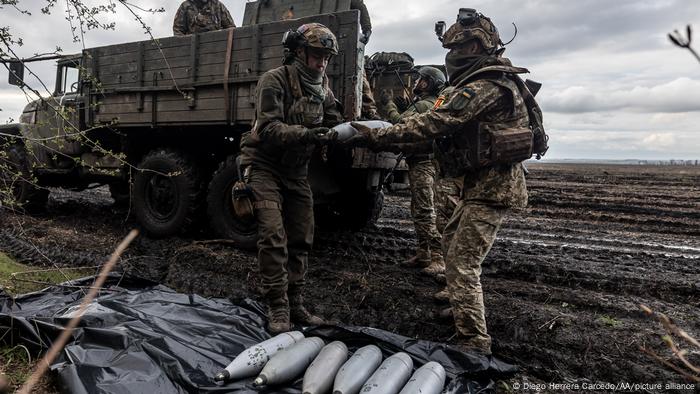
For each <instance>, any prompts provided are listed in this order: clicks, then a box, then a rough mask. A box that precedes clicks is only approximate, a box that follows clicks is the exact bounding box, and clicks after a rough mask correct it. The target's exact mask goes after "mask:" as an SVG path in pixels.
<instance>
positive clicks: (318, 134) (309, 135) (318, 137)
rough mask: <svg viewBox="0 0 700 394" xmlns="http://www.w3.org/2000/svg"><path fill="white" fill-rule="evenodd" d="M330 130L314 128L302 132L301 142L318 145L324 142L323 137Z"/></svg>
mask: <svg viewBox="0 0 700 394" xmlns="http://www.w3.org/2000/svg"><path fill="white" fill-rule="evenodd" d="M329 130H330V129H329V128H328V127H315V128H313V129H306V130H304V132H303V134H302V136H301V140H302V142H305V143H307V144H320V143H322V142H324V138H325V135H326V134H327V133H328V131H329Z"/></svg>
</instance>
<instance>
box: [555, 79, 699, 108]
mask: <svg viewBox="0 0 700 394" xmlns="http://www.w3.org/2000/svg"><path fill="white" fill-rule="evenodd" d="M541 101H542V107H543V109H544V110H546V111H552V112H562V113H584V112H597V111H617V110H621V109H625V110H630V111H636V112H660V113H666V112H700V80H694V79H690V78H685V77H683V78H677V79H675V80H673V81H671V82H668V83H664V84H661V85H657V86H652V87H644V86H635V87H632V88H628V89H610V88H609V87H605V86H603V87H600V88H599V89H593V88H591V87H584V86H571V87H568V88H565V89H564V90H562V91H560V92H556V93H553V94H550V95H545V96H543V97H542V100H541Z"/></svg>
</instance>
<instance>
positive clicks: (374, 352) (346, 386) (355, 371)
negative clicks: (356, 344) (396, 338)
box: [333, 345, 382, 394]
mask: <svg viewBox="0 0 700 394" xmlns="http://www.w3.org/2000/svg"><path fill="white" fill-rule="evenodd" d="M381 362H382V351H381V350H379V348H378V347H376V346H374V345H367V346H365V347H362V348H360V349H357V351H356V352H355V354H353V355H352V357H350V359H349V360H348V361H347V362H346V363H345V364H343V366H342V367H341V368H340V371H338V374H337V375H336V377H335V383H333V394H357V393H359V392H360V388H362V385H363V384H364V383H365V382H366V381H367V379H368V378H369V377H370V376H371V375H372V373H373V372H374V371H376V370H377V367H379V364H381Z"/></svg>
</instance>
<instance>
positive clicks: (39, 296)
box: [0, 275, 516, 394]
mask: <svg viewBox="0 0 700 394" xmlns="http://www.w3.org/2000/svg"><path fill="white" fill-rule="evenodd" d="M92 281H93V278H85V279H83V280H81V281H76V282H71V284H74V285H76V286H81V285H82V286H89V285H90V284H91V283H92ZM84 295H85V290H84V289H81V288H77V287H66V286H57V287H51V288H48V289H45V290H43V291H40V292H36V293H31V294H26V295H23V296H20V297H17V298H15V299H14V300H13V299H12V298H11V297H10V296H8V295H7V294H5V293H2V292H1V291H0V337H2V341H3V342H6V343H8V342H9V343H10V344H13V345H14V344H23V345H25V346H27V347H29V348H30V349H32V350H33V351H35V352H40V351H43V350H46V349H47V348H48V346H50V345H51V343H52V341H53V340H54V339H55V338H57V336H58V334H59V332H60V327H62V326H64V325H65V324H67V322H68V320H69V319H70V318H71V317H72V316H73V314H74V313H75V311H76V310H77V309H78V306H79V305H80V302H81V299H82V297H83V296H84ZM265 323H266V322H265V318H264V312H263V308H262V306H261V305H260V304H258V303H256V302H254V301H251V300H248V299H246V300H241V301H239V302H235V303H234V302H232V301H230V300H228V299H215V298H203V297H200V296H197V295H191V294H181V293H177V292H175V291H174V290H172V289H169V288H167V287H165V286H161V285H157V284H154V283H151V282H147V281H143V280H139V279H135V278H121V277H119V276H116V275H115V276H112V277H111V278H110V279H109V280H108V282H107V285H106V286H105V289H104V290H103V291H102V292H101V293H100V296H99V297H98V298H97V299H96V300H95V301H94V302H93V303H92V304H91V305H90V306H89V308H88V310H87V311H86V313H85V315H84V316H83V319H82V321H81V323H80V324H79V326H78V328H77V329H76V330H75V332H74V334H73V338H72V340H71V341H70V343H69V344H68V345H67V346H66V347H65V350H64V351H63V352H62V354H61V356H60V357H59V358H58V359H57V360H56V361H55V362H54V363H53V364H52V367H51V369H52V371H54V373H56V374H57V376H58V380H59V382H60V384H61V386H62V389H63V390H64V391H65V392H68V393H130V394H131V393H147V394H157V393H167V394H172V393H290V394H291V393H300V392H301V390H300V388H301V379H297V381H296V382H293V383H291V384H290V385H289V386H288V387H268V388H264V389H260V388H254V387H253V386H252V381H253V378H250V379H246V380H241V381H237V382H231V383H226V384H223V385H222V384H217V383H215V382H214V380H213V377H214V376H215V374H216V373H218V372H220V371H221V369H223V368H224V367H225V366H226V365H227V364H228V363H229V362H230V361H231V360H232V359H233V358H234V357H235V356H236V355H237V354H238V353H240V352H241V351H242V350H244V349H246V348H247V347H249V346H252V345H254V344H256V343H258V342H261V341H263V340H265V339H268V338H269V337H270V335H269V334H268V333H267V332H266V331H265V328H264V327H265ZM304 333H305V335H306V336H319V337H321V338H323V339H324V340H327V341H332V340H341V341H343V342H345V344H346V345H348V348H349V349H350V350H351V351H354V350H356V349H357V348H359V347H362V346H365V345H367V344H370V343H371V344H375V345H377V346H379V347H380V348H381V349H382V351H383V352H384V355H385V357H386V356H389V355H391V354H393V353H395V352H398V351H405V352H407V353H408V354H410V355H411V357H413V359H414V365H415V366H416V367H419V366H421V365H423V364H424V363H425V362H427V361H437V362H439V363H441V364H442V365H443V366H444V367H445V370H446V371H447V375H448V387H447V389H446V390H445V392H446V393H476V392H486V391H489V390H490V389H491V387H492V386H493V382H492V380H493V379H497V378H503V377H507V376H510V375H512V374H513V373H515V372H516V368H515V367H514V366H512V365H509V364H506V363H503V362H501V361H498V360H496V359H494V358H490V357H483V356H477V355H471V354H467V353H463V352H460V351H458V350H456V349H454V348H451V347H449V346H446V345H444V344H439V343H434V342H428V341H422V340H416V339H412V338H406V337H402V336H399V335H396V334H392V333H389V332H386V331H382V330H378V329H373V328H367V327H350V326H322V327H316V328H310V329H307V330H305V332H304Z"/></svg>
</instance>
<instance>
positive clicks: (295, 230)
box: [241, 23, 343, 333]
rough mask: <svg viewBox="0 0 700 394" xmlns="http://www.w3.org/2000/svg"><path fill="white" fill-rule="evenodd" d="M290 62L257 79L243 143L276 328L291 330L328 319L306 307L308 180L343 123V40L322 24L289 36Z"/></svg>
mask: <svg viewBox="0 0 700 394" xmlns="http://www.w3.org/2000/svg"><path fill="white" fill-rule="evenodd" d="M283 43H284V46H285V52H286V58H285V65H283V66H282V67H278V68H276V69H273V70H270V71H268V72H266V73H265V74H264V75H263V76H262V77H261V78H260V81H259V82H258V86H257V101H256V103H257V105H256V121H255V125H254V126H253V130H252V132H251V133H250V135H248V136H246V138H244V139H243V140H242V141H241V149H242V151H243V160H242V162H243V163H244V164H245V165H248V166H249V167H248V169H247V170H246V173H247V174H248V175H247V176H248V184H249V186H250V187H251V188H252V189H253V193H254V197H255V202H254V208H255V214H256V217H257V222H258V236H259V240H258V264H259V266H260V276H261V279H262V292H263V297H264V298H265V301H266V302H267V304H268V308H269V309H268V319H269V330H270V332H272V333H279V332H284V331H288V330H289V329H290V328H291V322H290V318H291V321H294V322H297V323H301V324H305V325H318V324H323V320H322V319H320V318H319V317H317V316H314V315H312V314H311V313H310V312H309V311H308V310H306V308H305V307H304V302H303V289H304V283H305V274H306V269H307V262H308V255H309V252H310V251H311V246H312V243H313V231H314V215H313V201H312V195H311V189H310V188H309V182H308V180H307V172H308V163H309V159H310V157H311V154H312V153H313V151H314V150H315V148H316V146H317V145H319V144H321V143H324V142H325V141H326V138H327V137H326V133H327V132H328V128H327V126H333V125H336V124H338V123H340V122H342V121H343V117H342V115H341V113H340V111H339V108H338V105H337V101H336V99H335V97H334V95H333V92H331V90H330V88H329V87H328V79H327V78H326V74H325V70H326V67H327V65H328V61H329V60H330V58H331V56H332V55H337V54H338V41H337V39H336V37H335V35H333V33H332V32H331V31H330V30H329V29H328V28H327V27H325V26H323V25H321V24H319V23H310V24H305V25H302V26H300V27H299V28H298V29H297V30H296V31H289V32H287V33H286V34H285V36H284V39H283Z"/></svg>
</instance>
